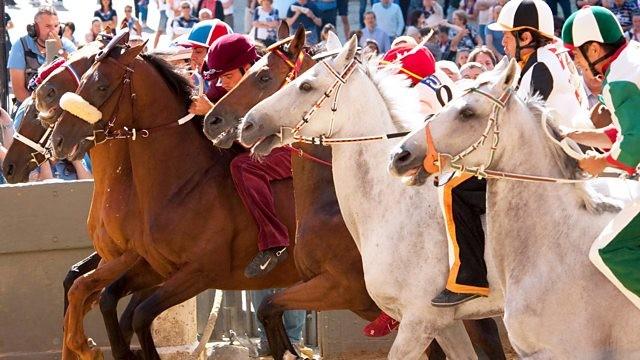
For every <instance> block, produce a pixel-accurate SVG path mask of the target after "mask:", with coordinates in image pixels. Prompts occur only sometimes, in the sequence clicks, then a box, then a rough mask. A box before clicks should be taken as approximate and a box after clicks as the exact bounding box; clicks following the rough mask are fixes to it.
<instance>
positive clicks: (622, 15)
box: [565, 0, 640, 31]
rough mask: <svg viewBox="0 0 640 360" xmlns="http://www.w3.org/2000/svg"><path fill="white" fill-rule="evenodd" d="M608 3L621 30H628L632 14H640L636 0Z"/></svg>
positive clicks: (616, 0) (617, 0) (620, 0)
mask: <svg viewBox="0 0 640 360" xmlns="http://www.w3.org/2000/svg"><path fill="white" fill-rule="evenodd" d="M610 5H611V8H609V10H611V12H612V13H614V14H615V15H616V17H617V18H618V21H619V22H620V26H622V30H624V31H629V30H630V29H631V25H632V18H633V16H634V15H637V14H640V10H638V3H637V2H636V0H614V1H613V2H612V3H611V4H610ZM567 16H568V15H567ZM567 16H565V17H567Z"/></svg>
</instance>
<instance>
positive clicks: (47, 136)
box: [13, 126, 53, 166]
mask: <svg viewBox="0 0 640 360" xmlns="http://www.w3.org/2000/svg"><path fill="white" fill-rule="evenodd" d="M52 132H53V126H49V127H47V129H46V131H45V132H44V135H42V137H41V138H40V140H38V142H35V141H33V140H31V139H29V138H28V137H26V136H24V135H22V134H20V133H19V132H18V131H17V130H16V131H14V133H13V138H14V139H16V140H17V141H19V142H21V143H23V144H25V145H26V146H28V147H30V148H31V149H33V150H35V151H34V152H31V153H30V155H31V160H30V161H31V162H34V163H35V164H36V166H40V165H41V164H42V163H44V162H45V161H47V160H48V159H49V158H51V157H52V151H51V133H52ZM38 155H42V160H38Z"/></svg>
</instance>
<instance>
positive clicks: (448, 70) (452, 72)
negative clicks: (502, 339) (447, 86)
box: [436, 60, 460, 82]
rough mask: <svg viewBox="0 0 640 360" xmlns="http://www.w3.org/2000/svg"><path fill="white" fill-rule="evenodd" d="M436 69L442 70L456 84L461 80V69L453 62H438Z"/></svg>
mask: <svg viewBox="0 0 640 360" xmlns="http://www.w3.org/2000/svg"><path fill="white" fill-rule="evenodd" d="M436 68H438V69H440V70H442V72H444V73H445V74H446V75H447V76H448V77H449V79H451V81H453V82H456V81H458V80H460V69H459V68H458V66H457V65H456V64H455V63H454V62H453V61H449V60H440V61H438V62H436Z"/></svg>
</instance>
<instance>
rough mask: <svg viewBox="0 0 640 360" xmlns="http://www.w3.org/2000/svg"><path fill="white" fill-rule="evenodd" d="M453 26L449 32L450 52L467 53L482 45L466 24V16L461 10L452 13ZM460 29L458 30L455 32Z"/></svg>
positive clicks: (476, 34) (480, 40)
mask: <svg viewBox="0 0 640 360" xmlns="http://www.w3.org/2000/svg"><path fill="white" fill-rule="evenodd" d="M453 24H454V25H455V28H454V29H453V30H452V31H451V33H450V36H451V37H452V39H451V46H450V49H451V50H450V51H451V52H456V51H462V50H466V51H467V52H469V51H471V49H473V48H475V47H476V46H479V45H482V38H480V35H478V33H477V32H476V31H475V30H474V29H472V28H471V27H470V26H469V24H468V23H467V14H466V13H465V12H464V11H463V10H456V11H454V12H453ZM457 29H460V30H457Z"/></svg>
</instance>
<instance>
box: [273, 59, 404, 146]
mask: <svg viewBox="0 0 640 360" xmlns="http://www.w3.org/2000/svg"><path fill="white" fill-rule="evenodd" d="M320 64H322V65H323V66H324V67H325V68H326V69H327V70H328V71H329V73H330V74H332V75H333V76H334V77H335V79H336V80H335V81H334V82H333V83H332V84H331V85H330V86H329V87H328V88H327V90H325V91H324V92H323V93H322V95H321V96H320V97H319V98H318V100H316V101H315V102H314V103H313V105H312V106H311V108H310V109H309V110H307V111H306V112H304V114H303V115H302V118H301V119H300V121H299V122H298V123H297V124H296V126H295V127H293V128H290V127H286V126H282V127H280V134H278V136H279V137H280V141H281V143H285V140H286V139H287V138H288V137H289V136H292V137H293V140H294V141H295V142H302V143H306V144H313V145H323V146H330V145H334V144H346V143H356V142H367V141H375V140H384V139H393V138H398V137H403V136H405V135H407V134H409V132H408V131H403V132H397V133H390V134H381V135H371V136H359V137H349V138H332V137H331V135H332V134H333V127H334V122H335V115H336V112H337V111H338V97H339V95H340V90H341V89H342V86H344V85H345V84H346V83H347V81H348V80H349V78H350V77H351V75H352V74H353V73H354V71H355V70H356V68H357V67H358V64H359V61H358V60H357V59H356V58H355V57H354V58H353V59H351V61H350V62H349V63H348V64H347V66H346V67H345V68H344V70H343V71H342V73H338V72H337V71H336V70H334V69H333V67H331V65H330V64H329V63H328V62H327V60H322V61H320ZM334 94H335V95H334ZM332 96H333V102H332V104H331V112H332V114H331V122H330V124H329V131H327V133H326V134H322V135H320V136H312V137H308V136H302V135H300V131H301V130H302V128H304V126H305V125H307V124H308V123H309V122H310V121H311V119H312V117H313V114H314V113H315V112H316V111H318V109H320V107H321V106H322V104H324V102H325V101H327V100H328V99H330V98H331V97H332Z"/></svg>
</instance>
